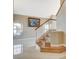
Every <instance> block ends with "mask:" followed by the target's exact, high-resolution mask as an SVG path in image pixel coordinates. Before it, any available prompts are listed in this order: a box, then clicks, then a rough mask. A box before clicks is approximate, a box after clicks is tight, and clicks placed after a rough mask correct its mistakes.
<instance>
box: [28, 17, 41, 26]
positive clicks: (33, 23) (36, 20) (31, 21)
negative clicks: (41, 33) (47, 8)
mask: <svg viewBox="0 0 79 59" xmlns="http://www.w3.org/2000/svg"><path fill="white" fill-rule="evenodd" d="M28 26H29V27H39V26H40V19H39V18H32V17H29V18H28Z"/></svg>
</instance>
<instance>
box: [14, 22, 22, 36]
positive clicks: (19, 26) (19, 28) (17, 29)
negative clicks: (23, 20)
mask: <svg viewBox="0 0 79 59" xmlns="http://www.w3.org/2000/svg"><path fill="white" fill-rule="evenodd" d="M22 30H23V29H22V24H20V23H14V24H13V34H14V36H16V35H21V33H22Z"/></svg>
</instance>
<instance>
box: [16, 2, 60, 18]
mask: <svg viewBox="0 0 79 59" xmlns="http://www.w3.org/2000/svg"><path fill="white" fill-rule="evenodd" d="M59 7H60V0H14V14H20V15H28V16H36V17H43V18H48V17H50V15H56V13H57V11H58V9H59Z"/></svg>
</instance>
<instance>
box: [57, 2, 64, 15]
mask: <svg viewBox="0 0 79 59" xmlns="http://www.w3.org/2000/svg"><path fill="white" fill-rule="evenodd" d="M64 2H65V0H63V2H62V4H61V5H60V8H59V10H58V12H57V14H56V16H57V15H58V13H59V12H60V10H61V8H62V6H63V4H64Z"/></svg>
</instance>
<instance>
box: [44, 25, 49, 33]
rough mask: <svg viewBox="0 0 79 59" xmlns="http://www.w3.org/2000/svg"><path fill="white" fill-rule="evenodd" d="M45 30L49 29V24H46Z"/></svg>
mask: <svg viewBox="0 0 79 59" xmlns="http://www.w3.org/2000/svg"><path fill="white" fill-rule="evenodd" d="M44 27H45V32H46V31H47V30H49V24H45V26H44Z"/></svg>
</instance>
